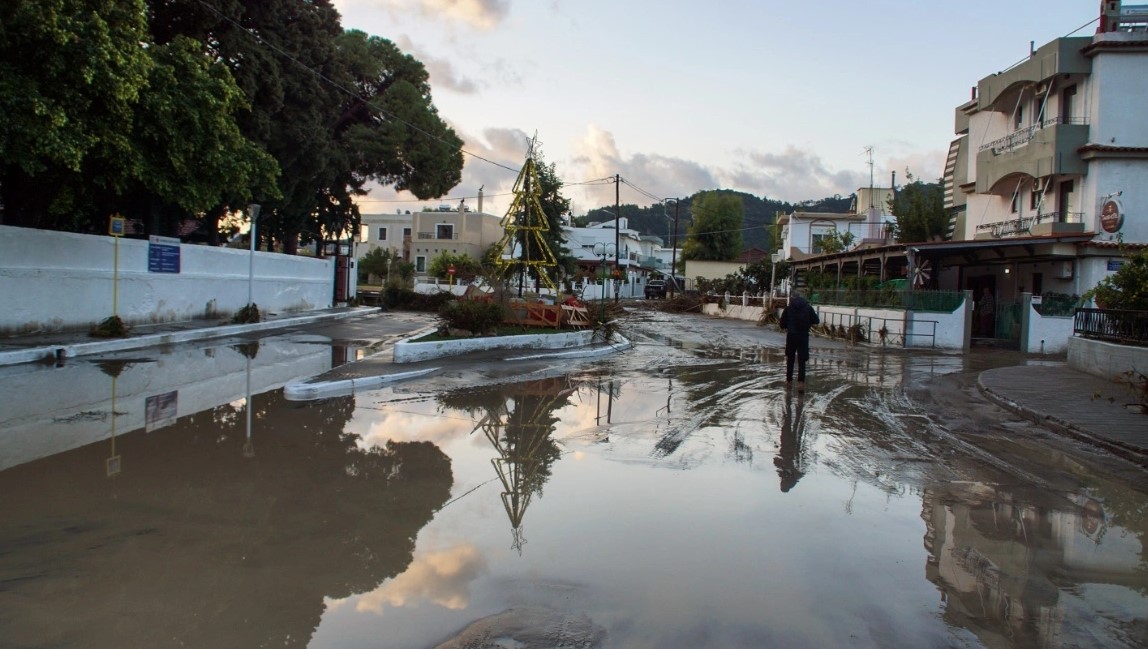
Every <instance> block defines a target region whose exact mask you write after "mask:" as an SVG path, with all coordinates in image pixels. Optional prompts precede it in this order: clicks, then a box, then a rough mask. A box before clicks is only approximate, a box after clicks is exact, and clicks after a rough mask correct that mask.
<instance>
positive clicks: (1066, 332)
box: [1021, 304, 1072, 354]
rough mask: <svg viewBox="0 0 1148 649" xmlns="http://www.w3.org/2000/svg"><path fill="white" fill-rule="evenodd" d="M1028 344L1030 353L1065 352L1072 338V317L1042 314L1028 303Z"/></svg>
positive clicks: (1027, 350) (1027, 349)
mask: <svg viewBox="0 0 1148 649" xmlns="http://www.w3.org/2000/svg"><path fill="white" fill-rule="evenodd" d="M1028 310H1029V315H1028V317H1029V320H1028V346H1027V348H1026V349H1023V350H1021V351H1026V352H1028V353H1030V354H1042V353H1043V354H1063V353H1065V352H1066V351H1068V339H1069V338H1072V317H1071V316H1069V317H1053V316H1048V317H1046V316H1042V315H1041V314H1039V313H1037V312H1036V309H1034V308H1032V305H1031V304H1029V305H1028Z"/></svg>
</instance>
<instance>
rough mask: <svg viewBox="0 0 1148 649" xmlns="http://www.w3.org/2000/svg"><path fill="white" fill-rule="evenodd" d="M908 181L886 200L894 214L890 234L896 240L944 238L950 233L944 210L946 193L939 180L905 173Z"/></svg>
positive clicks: (913, 240) (914, 240) (906, 241)
mask: <svg viewBox="0 0 1148 649" xmlns="http://www.w3.org/2000/svg"><path fill="white" fill-rule="evenodd" d="M907 176H908V178H909V181H910V182H909V183H908V184H907V185H905V186H903V187H901V188H900V189H898V190H897V192H896V194H895V195H894V197H893V198H892V199H890V201H889V211H890V212H892V214H893V216H894V217H895V219H896V220H895V222H894V225H893V236H894V238H895V239H896V240H897V241H898V242H899V243H915V242H919V241H932V240H935V239H937V238H944V237H946V236H948V233H949V215H948V214H946V213H945V193H944V189H943V188H942V186H941V183H940V182H935V183H926V182H922V181H921V180H920V179H916V180H914V179H913V176H912V174H907Z"/></svg>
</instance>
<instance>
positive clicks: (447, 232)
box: [434, 223, 454, 239]
mask: <svg viewBox="0 0 1148 649" xmlns="http://www.w3.org/2000/svg"><path fill="white" fill-rule="evenodd" d="M434 238H436V239H454V225H453V224H451V223H439V224H438V225H436V226H434Z"/></svg>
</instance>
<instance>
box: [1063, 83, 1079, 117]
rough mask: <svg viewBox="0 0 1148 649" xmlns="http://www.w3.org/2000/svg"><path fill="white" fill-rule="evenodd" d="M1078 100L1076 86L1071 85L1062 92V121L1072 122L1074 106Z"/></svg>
mask: <svg viewBox="0 0 1148 649" xmlns="http://www.w3.org/2000/svg"><path fill="white" fill-rule="evenodd" d="M1075 100H1076V86H1069V87H1067V88H1065V89H1064V92H1062V93H1060V121H1061V122H1062V123H1064V124H1069V123H1071V122H1072V108H1073V106H1072V105H1073V104H1074V103H1075Z"/></svg>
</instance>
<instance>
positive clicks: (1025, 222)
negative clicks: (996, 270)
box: [977, 212, 1084, 239]
mask: <svg viewBox="0 0 1148 649" xmlns="http://www.w3.org/2000/svg"><path fill="white" fill-rule="evenodd" d="M1083 222H1084V212H1044V213H1041V214H1034V215H1032V216H1025V217H1020V218H1015V219H1007V220H1004V221H997V222H996V223H983V224H981V225H978V226H977V230H978V231H982V232H983V231H985V230H988V231H990V232H992V235H993V238H996V239H1000V238H1002V237H1011V236H1015V235H1018V234H1027V233H1028V232H1030V231H1031V230H1032V226H1034V225H1036V224H1038V223H1083Z"/></svg>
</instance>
